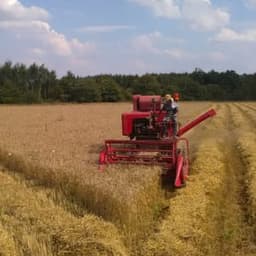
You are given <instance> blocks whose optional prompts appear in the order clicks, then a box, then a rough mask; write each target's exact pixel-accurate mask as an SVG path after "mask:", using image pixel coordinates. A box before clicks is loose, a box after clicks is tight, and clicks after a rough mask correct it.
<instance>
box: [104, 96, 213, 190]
mask: <svg viewBox="0 0 256 256" xmlns="http://www.w3.org/2000/svg"><path fill="white" fill-rule="evenodd" d="M215 114H216V112H215V110H214V109H210V110H208V111H207V112H205V113H203V114H202V115H200V116H198V117H197V118H196V119H194V120H193V121H191V122H189V123H187V124H186V125H184V126H182V127H181V128H179V130H178V131H177V134H174V131H173V123H172V122H173V120H172V119H170V121H168V123H166V121H164V117H165V116H166V111H162V97H161V96H158V95H153V96H142V95H134V96H133V110H132V111H131V112H126V113H123V114H122V134H123V135H124V136H127V137H128V138H129V139H127V140H106V141H105V146H104V149H103V150H102V151H101V152H100V156H99V165H100V170H101V171H103V170H104V166H105V165H108V164H136V165H159V166H162V168H163V173H164V174H165V175H166V176H167V177H170V183H173V184H174V186H175V187H182V186H184V184H185V182H186V179H187V176H188V174H189V142H188V140H187V139H186V138H184V137H181V136H182V135H183V134H184V133H186V132H187V131H189V130H190V129H192V128H193V127H194V126H196V125H198V124H199V123H201V122H202V121H204V120H206V119H207V118H209V117H212V116H214V115H215ZM166 125H167V133H168V136H167V138H166V137H165V138H164V135H165V134H164V130H166ZM165 132H166V131H165Z"/></svg>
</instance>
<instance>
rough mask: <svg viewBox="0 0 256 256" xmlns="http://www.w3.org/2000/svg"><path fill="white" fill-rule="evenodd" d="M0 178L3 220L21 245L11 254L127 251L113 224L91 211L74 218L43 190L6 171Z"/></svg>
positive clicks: (47, 255) (122, 253)
mask: <svg viewBox="0 0 256 256" xmlns="http://www.w3.org/2000/svg"><path fill="white" fill-rule="evenodd" d="M0 179H1V186H0V208H1V211H0V221H1V223H2V225H3V226H4V228H5V229H6V230H8V233H9V234H12V237H13V240H14V241H15V246H16V247H17V248H18V249H19V253H17V254H15V253H13V254H10V255H24V256H25V255H42V256H44V255H45V256H50V255H59V256H64V255H81V256H82V255H102V256H103V255H104V256H105V255H111V256H112V255H116V256H125V255H127V253H126V250H125V248H124V246H123V244H122V242H121V237H120V235H119V234H118V231H117V229H116V228H115V227H114V226H113V225H112V224H110V223H107V222H104V221H102V220H101V219H99V218H97V217H95V216H92V215H85V216H84V217H82V218H75V217H74V216H72V215H71V214H69V213H67V212H65V211H64V210H63V209H62V208H60V207H57V206H56V205H54V203H53V202H52V201H51V200H49V199H48V198H47V197H46V196H45V194H44V192H42V191H41V192H40V191H36V192H35V191H34V190H33V189H31V188H27V187H26V185H25V184H24V183H22V182H17V180H15V179H14V178H13V177H11V176H9V175H8V174H6V173H3V172H0ZM0 241H1V240H0ZM10 241H11V242H13V241H12V240H10ZM11 242H10V243H9V245H10V249H12V248H13V243H11ZM11 246H12V247H11ZM14 248H15V247H14ZM1 249H2V248H1ZM1 249H0V250H1ZM14 252H15V251H14ZM3 255H8V254H3Z"/></svg>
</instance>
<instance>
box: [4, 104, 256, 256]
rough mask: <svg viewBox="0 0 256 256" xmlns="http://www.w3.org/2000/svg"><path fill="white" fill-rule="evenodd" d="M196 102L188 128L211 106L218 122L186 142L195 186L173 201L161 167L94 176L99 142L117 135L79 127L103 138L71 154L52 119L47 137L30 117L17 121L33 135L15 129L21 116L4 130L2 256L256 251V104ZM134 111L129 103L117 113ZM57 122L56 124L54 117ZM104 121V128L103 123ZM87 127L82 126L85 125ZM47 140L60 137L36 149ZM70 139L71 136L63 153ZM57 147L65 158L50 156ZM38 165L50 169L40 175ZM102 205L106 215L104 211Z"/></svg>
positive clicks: (197, 255)
mask: <svg viewBox="0 0 256 256" xmlns="http://www.w3.org/2000/svg"><path fill="white" fill-rule="evenodd" d="M193 104H194V106H195V107H194V108H193V109H192V108H191V105H192V103H184V105H183V106H182V104H181V111H182V112H181V117H180V118H181V121H182V122H183V123H184V122H186V121H188V120H190V119H191V118H193V117H194V116H196V115H197V114H199V113H201V112H202V111H203V110H207V108H209V107H210V106H211V107H214V108H215V109H216V111H217V116H216V117H214V118H213V119H211V120H208V121H207V122H205V124H202V125H200V126H199V127H197V128H195V129H194V130H193V131H191V132H190V133H189V134H188V135H187V136H186V137H188V138H189V141H190V144H191V154H192V155H191V175H190V178H189V181H188V183H187V186H186V188H184V189H180V190H177V191H175V192H173V193H172V195H171V197H168V198H166V197H165V196H164V193H162V192H163V191H161V188H160V187H159V184H158V182H157V181H158V180H157V179H158V178H157V175H158V169H157V168H155V169H153V170H151V169H150V168H149V169H148V168H145V169H144V168H143V167H142V169H140V170H136V169H133V168H125V169H118V168H119V167H118V168H114V169H113V170H108V171H107V172H106V173H105V174H103V176H100V175H99V173H97V174H95V172H96V169H97V167H96V160H97V153H98V149H99V144H98V143H95V142H94V141H95V139H96V137H97V136H99V137H100V138H103V137H104V136H106V138H108V137H107V135H108V134H107V133H106V131H105V129H103V128H100V129H99V131H98V134H100V135H97V134H95V135H94V134H93V131H92V130H91V134H89V135H86V134H85V133H83V132H81V131H78V128H77V132H78V136H79V140H81V139H84V141H85V139H86V137H83V136H89V137H93V136H94V140H93V138H89V137H88V139H87V141H86V143H85V144H86V147H85V148H84V147H83V144H82V143H81V142H80V143H79V141H77V142H73V143H77V145H78V146H77V147H78V148H75V146H74V145H73V144H72V146H71V147H70V148H69V151H68V150H66V149H65V150H64V151H65V152H61V150H60V149H61V145H59V144H58V143H61V142H62V140H61V138H58V136H57V138H55V139H53V134H54V131H52V129H51V127H52V125H53V124H52V123H51V122H48V124H47V130H45V129H46V128H45V126H44V128H43V129H44V130H45V133H44V134H43V135H41V134H39V133H38V130H40V129H42V127H41V126H40V127H39V128H37V126H36V125H35V123H33V122H32V123H30V124H29V123H27V121H28V120H27V119H26V118H24V120H25V121H24V120H23V121H18V123H19V125H20V126H19V127H20V128H21V127H22V125H24V126H25V127H26V129H28V130H27V132H23V130H22V129H21V130H20V131H19V132H17V133H16V132H15V129H17V127H13V128H11V129H9V130H8V129H7V127H8V126H9V128H10V127H12V125H13V124H14V123H15V118H14V119H13V120H12V119H11V118H9V119H8V122H9V123H7V124H3V125H0V134H1V135H2V136H5V137H4V139H3V142H2V144H1V143H0V149H1V154H0V160H1V163H2V165H4V167H2V168H1V172H0V180H1V187H2V189H0V198H1V199H0V208H1V209H2V210H1V211H0V245H2V244H5V246H1V248H0V255H89V254H88V252H89V251H90V250H92V248H93V249H95V252H94V254H93V255H124V256H125V255H132V256H133V255H134V256H137V255H138V256H142V255H145V256H163V255H166V256H168V255H177V256H179V255H192V256H201V255H202V256H203V255H210V256H215V255H220V256H222V255H223V256H224V255H230V256H233V255H235V256H238V255H245V256H252V255H256V217H255V216H256V133H255V129H256V103H253V102H249V103H193ZM200 104H201V105H200ZM17 108H18V107H17ZM28 108H29V107H28ZM58 108H60V107H58ZM74 108H75V107H74ZM99 108H100V107H99ZM126 108H127V106H126V105H122V106H121V109H120V110H118V111H116V112H117V115H118V114H119V113H118V112H119V111H123V110H124V109H126ZM61 109H62V108H61ZM64 109H65V108H64ZM14 110H15V109H14ZM23 110H24V109H23ZM75 110H76V111H77V109H76V108H75ZM5 111H8V112H9V113H8V114H10V112H12V111H13V109H12V108H7V109H4V110H3V109H0V113H1V112H2V113H5ZM19 111H20V112H19V114H21V113H22V110H19ZM28 111H31V109H29V110H28ZM40 111H41V110H40ZM83 111H84V110H83ZM14 112H15V111H14ZM30 113H32V112H30ZM61 113H62V115H61V116H57V118H58V119H61V121H56V122H57V124H55V123H54V125H57V126H58V128H59V129H61V125H60V124H61V123H63V127H64V128H63V129H64V131H63V132H64V133H67V134H68V132H70V131H71V130H72V129H73V128H74V127H75V125H74V127H72V126H68V127H66V126H65V124H66V122H68V121H69V119H68V116H66V115H65V112H64V110H63V109H62V110H61ZM105 114H106V115H107V110H106V112H105ZM37 115H39V114H38V112H37ZM42 115H43V114H42ZM58 115H59V114H58ZM39 116H40V115H39ZM50 118H51V119H52V120H56V116H54V115H53V114H52V116H51V117H50ZM109 118H110V117H109ZM32 119H33V118H32ZM35 119H36V118H35ZM72 121H73V122H74V121H75V117H73V120H72ZM23 122H24V123H23ZM102 122H104V121H101V124H100V125H99V127H104V125H103V124H102ZM113 122H117V120H115V119H114V121H113ZM118 122H119V121H118ZM41 123H42V124H43V123H45V121H44V120H41ZM78 123H79V125H78V126H79V127H80V128H79V129H81V127H82V122H80V121H79V122H78ZM91 125H92V126H93V127H95V125H96V124H91ZM118 125H119V124H118ZM29 127H30V129H29ZM55 128H56V127H55ZM117 130H118V129H116V128H114V130H113V131H112V136H113V137H115V136H118V135H117ZM28 131H30V132H31V134H30V135H31V136H32V137H33V136H38V140H37V142H36V143H37V144H36V143H34V142H29V136H27V133H28ZM21 135H23V137H19V136H21ZM75 135H76V134H75V132H74V133H73V134H72V136H75ZM8 136H9V137H8ZM26 136H27V137H26ZM41 136H42V137H41ZM47 136H48V138H49V137H50V138H51V139H52V140H54V141H55V144H54V146H53V144H50V147H49V148H47V147H46V148H40V150H39V149H38V147H37V145H43V144H42V143H43V141H44V140H47V139H48V138H47ZM52 140H51V141H52ZM70 140H71V137H70V138H69V137H67V138H66V139H65V138H64V140H63V144H62V147H63V148H64V147H67V146H68V145H69V143H70V142H71V141H70ZM29 143H30V144H29ZM51 143H52V142H51ZM19 144H20V145H19ZM17 145H18V146H17ZM53 147H54V150H56V151H57V156H56V155H55V156H54V157H55V158H54V159H53V158H51V159H49V156H50V155H51V154H52V153H54V152H51V154H50V153H49V151H50V150H52V148H53ZM82 150H84V153H83V151H82ZM69 154H73V155H74V159H75V161H77V160H79V158H80V160H82V163H83V164H81V163H80V164H79V165H78V166H77V167H78V175H79V177H80V179H75V177H77V176H76V175H77V172H76V173H74V172H75V170H74V168H73V169H72V170H70V169H69V167H71V165H72V162H71V159H70V158H68V155H69ZM83 154H84V155H86V156H85V157H84V158H82V159H81V156H82V155H83ZM26 157H27V158H26ZM38 158H40V160H39V161H38V162H37V159H38ZM47 158H48V160H46V162H45V165H44V164H43V159H47ZM62 158H63V159H62ZM26 159H29V161H27V160H26ZM61 159H62V160H61ZM65 159H66V160H65ZM53 160H54V161H53ZM65 161H66V162H65ZM36 164H38V167H37V168H38V172H43V173H41V174H39V173H37V172H36V166H37V165H36ZM65 164H67V165H65ZM31 166H33V167H31ZM39 166H40V168H42V167H43V168H42V169H40V168H39ZM65 166H66V168H67V169H65ZM47 167H48V168H47ZM57 167H58V168H57ZM60 167H61V168H60ZM75 167H76V165H75ZM83 168H84V169H85V173H84V172H82V170H84V169H83ZM49 170H50V171H49ZM61 170H62V172H61ZM121 170H122V173H121V174H120V172H121ZM131 171H132V173H131ZM44 172H45V173H44ZM63 173H64V174H65V175H66V176H65V175H63ZM88 180H89V181H90V182H88ZM74 181H75V182H74ZM118 182H119V183H120V184H118ZM104 184H105V185H104ZM75 186H76V189H74V188H75ZM102 186H104V187H103V188H102ZM82 189H85V190H84V191H83V190H82ZM94 189H95V190H94ZM65 191H66V192H65ZM95 191H97V193H96V192H95ZM16 195H18V196H16ZM71 195H72V196H71ZM83 197H84V198H85V199H86V198H88V197H90V198H91V199H90V200H91V201H89V199H86V200H85V199H83ZM101 197H102V198H101ZM83 200H84V201H83ZM97 200H98V201H97ZM79 202H80V203H79ZM100 205H101V208H102V207H103V209H98V208H97V207H100ZM127 207H128V208H127ZM89 213H90V214H89ZM92 214H93V215H92ZM51 216H53V217H51ZM98 216H101V217H103V219H104V220H103V219H101V218H98ZM64 223H65V225H63V224H64ZM16 227H19V228H16ZM65 253H66V254H65ZM68 253H69V254H68ZM72 253H73V254H72Z"/></svg>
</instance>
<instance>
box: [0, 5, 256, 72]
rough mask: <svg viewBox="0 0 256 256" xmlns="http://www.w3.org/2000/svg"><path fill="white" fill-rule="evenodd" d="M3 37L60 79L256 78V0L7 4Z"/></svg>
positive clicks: (3, 50) (2, 11)
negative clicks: (216, 74) (221, 74)
mask: <svg viewBox="0 0 256 256" xmlns="http://www.w3.org/2000/svg"><path fill="white" fill-rule="evenodd" d="M0 35H1V36H0V64H3V63H4V62H5V61H7V60H8V61H12V62H13V63H17V62H19V63H25V64H26V65H30V64H32V63H34V62H35V63H38V64H44V65H46V66H47V67H48V68H49V69H53V70H56V72H57V74H58V75H59V76H62V75H64V74H66V72H67V71H72V72H73V73H74V74H76V75H80V76H87V75H95V74H103V73H104V74H110V73H112V74H144V73H151V72H154V73H165V72H168V73H169V72H191V71H193V70H194V69H195V68H201V69H203V70H204V71H209V70H212V69H214V70H216V71H225V70H235V71H236V72H238V73H255V72H256V0H234V1H230V0H222V1H221V0H73V1H70V0H0Z"/></svg>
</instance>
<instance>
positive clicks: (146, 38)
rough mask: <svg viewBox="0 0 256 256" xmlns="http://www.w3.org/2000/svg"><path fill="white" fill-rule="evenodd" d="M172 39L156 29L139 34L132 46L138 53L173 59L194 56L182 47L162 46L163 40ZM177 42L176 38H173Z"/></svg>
mask: <svg viewBox="0 0 256 256" xmlns="http://www.w3.org/2000/svg"><path fill="white" fill-rule="evenodd" d="M170 40H171V39H169V38H165V37H164V36H163V35H162V34H161V33H160V32H158V31H156V32H154V33H150V34H144V35H139V36H137V37H135V38H134V40H133V41H132V46H133V48H134V49H135V51H136V53H139V54H151V55H158V56H167V57H169V58H171V59H185V58H192V57H193V56H192V54H190V53H188V52H186V51H185V50H183V49H181V48H177V47H175V48H165V47H163V46H160V45H161V43H163V42H165V41H166V42H169V41H170ZM172 40H173V41H174V42H175V39H172Z"/></svg>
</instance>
